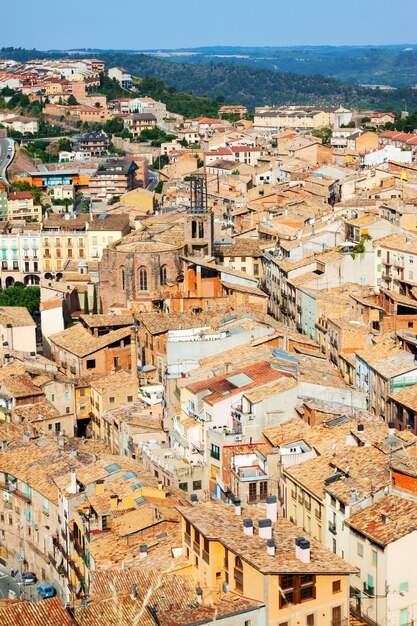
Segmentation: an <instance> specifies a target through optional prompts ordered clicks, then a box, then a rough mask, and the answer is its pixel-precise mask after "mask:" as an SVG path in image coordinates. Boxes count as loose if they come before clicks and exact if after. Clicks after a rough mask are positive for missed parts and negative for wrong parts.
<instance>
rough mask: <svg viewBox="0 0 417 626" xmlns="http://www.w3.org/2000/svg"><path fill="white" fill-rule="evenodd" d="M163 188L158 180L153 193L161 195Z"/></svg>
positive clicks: (162, 184)
mask: <svg viewBox="0 0 417 626" xmlns="http://www.w3.org/2000/svg"><path fill="white" fill-rule="evenodd" d="M163 186H164V183H163V182H162V180H160V181H159V183H158V184H157V186H156V187H155V193H162V189H163Z"/></svg>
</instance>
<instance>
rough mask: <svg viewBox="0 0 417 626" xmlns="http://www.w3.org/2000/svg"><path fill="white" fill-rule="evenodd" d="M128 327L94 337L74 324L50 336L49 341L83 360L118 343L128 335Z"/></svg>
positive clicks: (129, 331) (129, 330)
mask: <svg viewBox="0 0 417 626" xmlns="http://www.w3.org/2000/svg"><path fill="white" fill-rule="evenodd" d="M130 333H131V329H130V327H126V328H119V329H118V330H113V331H111V332H109V333H107V334H106V335H101V336H100V337H94V336H93V335H92V334H91V333H90V332H89V331H88V330H86V329H85V328H84V327H83V326H81V324H75V326H71V327H70V328H67V329H66V330H63V331H62V332H60V333H56V334H55V335H51V336H50V337H49V340H50V341H51V342H52V343H53V344H55V345H56V346H58V347H59V348H61V349H63V350H66V351H67V352H70V353H71V354H75V355H76V356H78V357H79V358H83V357H85V356H87V355H89V354H93V353H94V352H98V351H99V350H102V349H103V348H106V347H107V346H108V345H110V344H111V343H114V342H116V341H120V340H121V339H123V338H124V337H127V336H128V335H130Z"/></svg>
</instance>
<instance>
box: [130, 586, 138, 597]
mask: <svg viewBox="0 0 417 626" xmlns="http://www.w3.org/2000/svg"><path fill="white" fill-rule="evenodd" d="M130 597H131V598H132V600H137V598H138V586H137V584H136V583H133V585H132V595H131V596H130Z"/></svg>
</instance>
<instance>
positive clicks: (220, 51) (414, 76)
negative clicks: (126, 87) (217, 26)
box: [149, 45, 417, 87]
mask: <svg viewBox="0 0 417 626" xmlns="http://www.w3.org/2000/svg"><path fill="white" fill-rule="evenodd" d="M184 52H186V53H187V54H186V55H184ZM149 54H157V55H158V57H162V58H164V57H165V58H168V59H169V60H170V61H177V62H186V63H210V62H213V63H229V64H230V63H231V64H238V65H252V66H254V67H263V68H266V69H271V70H274V71H280V72H294V73H296V74H307V75H315V74H321V75H323V76H329V77H332V78H337V79H338V80H342V81H346V82H351V83H358V84H378V85H391V86H394V87H408V86H414V85H415V84H416V83H417V47H416V46H407V45H403V46H293V47H264V48H262V47H243V46H242V47H229V46H216V47H209V48H194V49H193V48H190V49H185V50H182V51H181V50H166V51H162V52H161V51H149Z"/></svg>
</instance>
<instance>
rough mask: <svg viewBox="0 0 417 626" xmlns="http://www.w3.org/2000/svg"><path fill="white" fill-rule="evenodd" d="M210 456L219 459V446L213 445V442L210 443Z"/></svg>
mask: <svg viewBox="0 0 417 626" xmlns="http://www.w3.org/2000/svg"><path fill="white" fill-rule="evenodd" d="M210 456H211V458H212V459H217V460H218V461H220V448H219V446H215V445H214V444H213V443H212V444H211V450H210Z"/></svg>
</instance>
